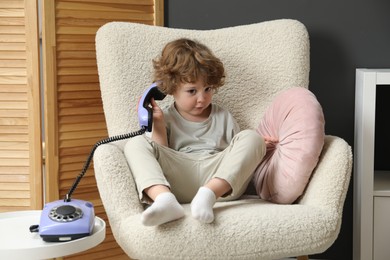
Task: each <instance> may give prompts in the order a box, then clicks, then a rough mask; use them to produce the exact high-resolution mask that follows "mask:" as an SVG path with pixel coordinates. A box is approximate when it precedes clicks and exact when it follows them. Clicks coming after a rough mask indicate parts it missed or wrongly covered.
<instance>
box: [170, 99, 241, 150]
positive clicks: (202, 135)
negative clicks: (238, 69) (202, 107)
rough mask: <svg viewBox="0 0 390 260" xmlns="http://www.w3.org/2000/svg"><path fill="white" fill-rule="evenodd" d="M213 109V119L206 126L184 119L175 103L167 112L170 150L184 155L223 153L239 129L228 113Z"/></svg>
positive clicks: (214, 107) (210, 118)
mask: <svg viewBox="0 0 390 260" xmlns="http://www.w3.org/2000/svg"><path fill="white" fill-rule="evenodd" d="M211 106H212V107H211V113H210V116H209V118H208V119H206V120H205V121H203V122H191V121H188V120H186V119H184V118H183V117H182V116H181V115H180V114H179V112H177V110H176V108H175V106H174V103H173V104H171V105H170V106H168V107H166V108H164V109H163V111H164V117H165V122H166V127H167V134H168V145H169V147H170V148H172V149H174V150H176V151H181V152H185V153H204V154H214V153H217V152H220V151H222V150H224V149H225V148H226V147H227V146H228V145H229V144H230V141H231V140H232V138H233V136H234V135H235V134H237V133H238V132H239V131H240V128H239V125H238V124H237V122H236V120H235V119H234V117H233V116H232V115H231V114H230V112H229V111H227V110H225V109H223V108H222V107H220V106H218V105H215V104H212V105H211Z"/></svg>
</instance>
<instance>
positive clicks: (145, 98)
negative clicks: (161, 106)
mask: <svg viewBox="0 0 390 260" xmlns="http://www.w3.org/2000/svg"><path fill="white" fill-rule="evenodd" d="M165 96H166V95H165V94H164V93H162V92H161V91H160V90H159V89H158V86H157V84H156V82H154V83H153V84H152V85H151V86H150V87H149V88H148V89H147V90H146V91H145V92H144V94H143V95H142V96H141V98H140V100H139V102H138V121H139V124H140V126H141V128H144V127H145V128H146V131H148V132H151V131H152V124H153V109H152V107H151V106H150V102H151V101H150V100H151V99H152V98H154V100H163V99H164V98H165Z"/></svg>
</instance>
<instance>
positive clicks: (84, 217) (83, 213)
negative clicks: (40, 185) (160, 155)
mask: <svg viewBox="0 0 390 260" xmlns="http://www.w3.org/2000/svg"><path fill="white" fill-rule="evenodd" d="M152 98H154V99H155V100H162V99H164V98H165V94H163V93H162V92H160V90H158V87H157V84H156V83H153V84H152V85H151V86H149V87H148V88H147V89H146V91H145V92H144V93H143V95H142V96H141V98H140V101H139V103H138V108H137V110H138V120H139V124H140V126H141V129H140V130H138V131H135V132H130V133H127V134H123V135H116V136H111V137H108V138H106V139H102V140H100V141H98V142H97V143H96V144H95V145H94V146H93V147H92V149H91V152H90V153H89V155H88V157H87V160H86V161H85V163H84V166H83V169H82V170H81V173H80V174H79V175H78V176H77V178H76V180H75V182H74V183H73V185H72V186H71V188H70V189H69V191H68V193H67V194H66V195H65V198H64V199H63V200H57V201H53V202H50V203H47V204H45V206H44V208H43V210H42V213H41V218H40V223H39V225H31V226H30V232H39V235H40V236H41V238H42V239H43V240H44V241H46V242H64V241H71V240H75V239H78V238H82V237H85V236H89V235H91V234H92V231H93V227H94V224H95V212H94V208H93V204H92V203H91V202H88V201H83V200H76V199H73V200H72V199H71V196H72V194H73V192H74V191H75V189H76V188H77V185H78V184H79V182H80V181H81V178H82V177H83V176H84V175H85V173H86V172H87V170H88V167H89V165H90V163H91V161H92V158H93V154H94V152H95V150H96V148H97V147H98V146H99V145H102V144H106V143H111V142H114V141H119V140H122V139H127V138H132V137H135V136H137V135H142V134H144V133H145V132H146V131H149V132H150V131H152V122H153V109H152V108H151V106H150V100H151V99H152Z"/></svg>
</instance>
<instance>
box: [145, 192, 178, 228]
mask: <svg viewBox="0 0 390 260" xmlns="http://www.w3.org/2000/svg"><path fill="white" fill-rule="evenodd" d="M183 216H184V209H183V207H182V206H181V205H180V204H179V202H178V201H177V200H176V197H175V195H173V194H172V193H170V192H164V193H161V194H159V195H158V196H157V197H156V199H155V200H154V202H153V204H152V205H151V206H150V207H149V208H147V209H146V210H145V211H144V212H142V215H141V222H142V224H144V225H145V226H157V225H161V224H164V223H167V222H169V221H172V220H176V219H179V218H181V217H183Z"/></svg>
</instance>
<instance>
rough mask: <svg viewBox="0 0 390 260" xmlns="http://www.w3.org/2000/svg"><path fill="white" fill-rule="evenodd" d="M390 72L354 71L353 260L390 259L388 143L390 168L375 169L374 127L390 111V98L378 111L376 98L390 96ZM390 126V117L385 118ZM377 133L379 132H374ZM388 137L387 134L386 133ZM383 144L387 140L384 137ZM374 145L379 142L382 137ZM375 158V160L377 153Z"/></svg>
mask: <svg viewBox="0 0 390 260" xmlns="http://www.w3.org/2000/svg"><path fill="white" fill-rule="evenodd" d="M384 88H390V69H357V70H356V90H355V91H356V93H355V143H354V171H353V172H354V208H353V211H354V219H353V250H354V252H353V259H354V260H371V259H372V260H388V259H390V170H389V168H390V143H388V144H385V146H387V150H384V151H380V152H382V153H386V154H387V161H386V162H385V164H388V166H389V168H387V169H380V170H377V169H376V168H375V151H376V150H375V137H376V136H375V132H376V131H375V130H376V129H375V127H376V126H378V122H376V118H379V117H378V116H377V115H378V113H382V114H381V118H383V113H387V112H388V110H389V108H390V95H389V96H388V97H383V96H379V97H381V100H383V99H384V98H385V99H387V100H388V102H382V103H381V104H383V106H384V107H385V108H384V109H379V106H378V108H377V105H378V104H379V103H378V104H377V97H378V96H377V95H382V93H390V92H388V91H385V92H383V91H381V92H379V91H378V89H381V90H383V89H384ZM387 118H388V119H386V120H387V124H389V123H390V113H389V114H387ZM377 130H378V129H377ZM387 135H390V132H388V133H387ZM385 137H386V138H384V139H385V140H386V139H387V140H390V139H388V138H387V136H385ZM376 138H378V139H377V141H379V140H381V139H380V138H381V137H378V136H377V137H376ZM376 152H377V156H378V151H376Z"/></svg>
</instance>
